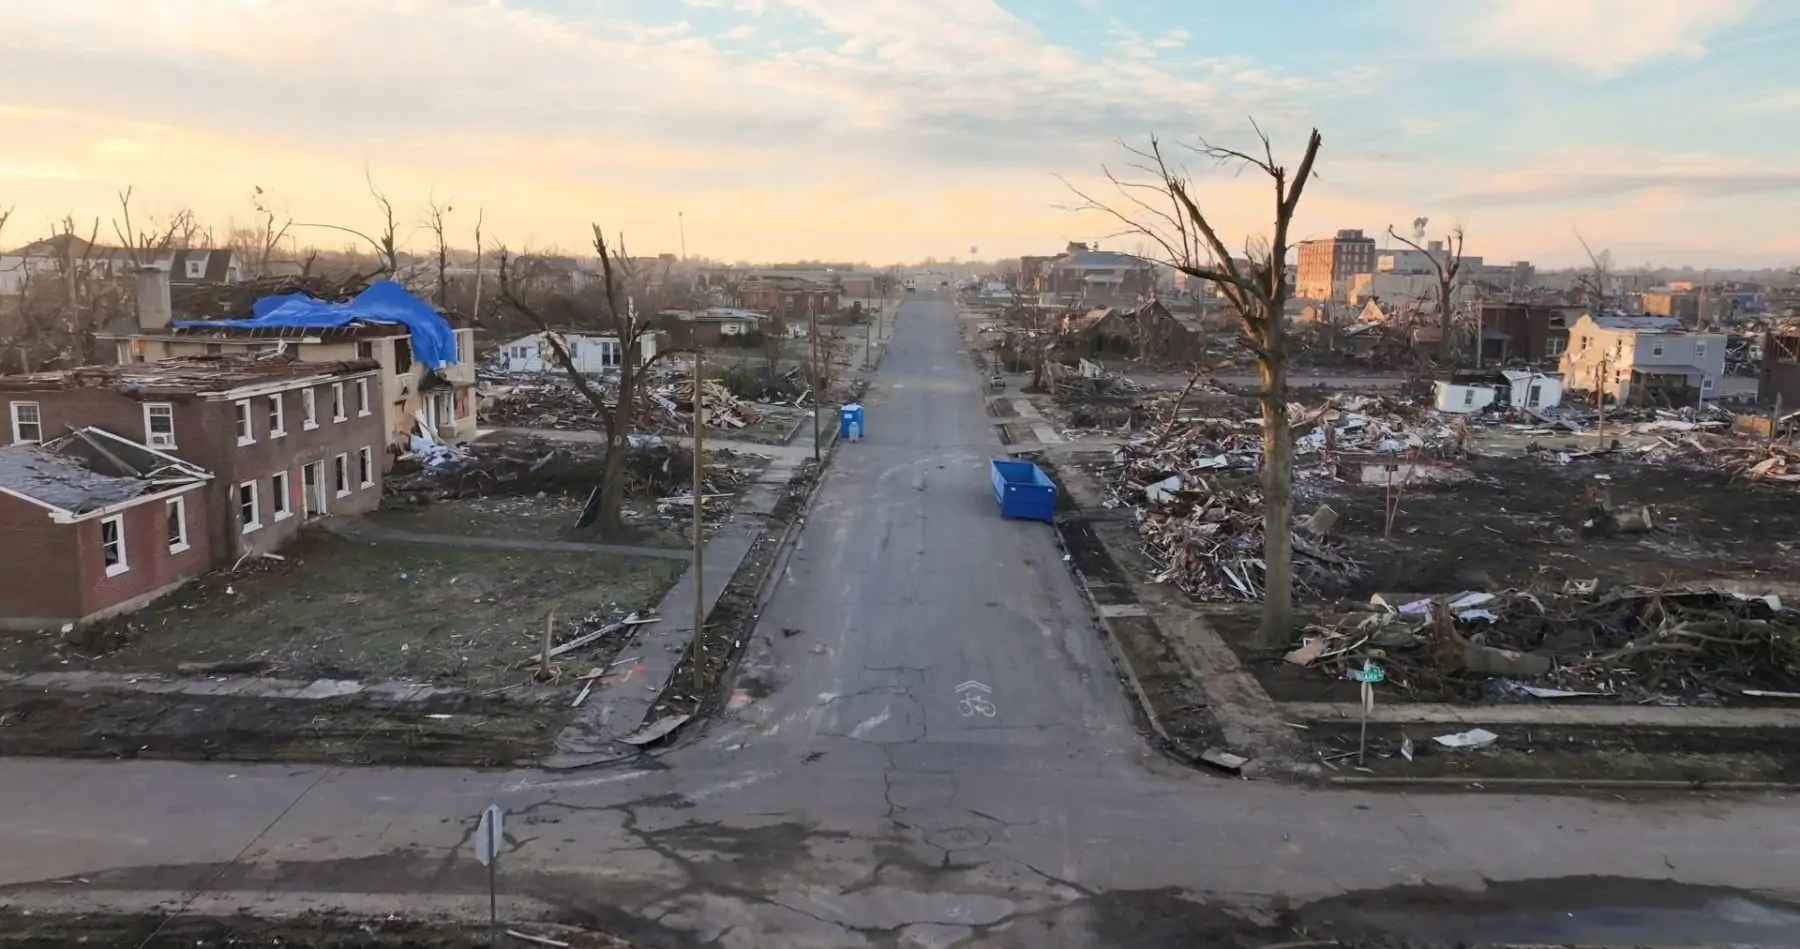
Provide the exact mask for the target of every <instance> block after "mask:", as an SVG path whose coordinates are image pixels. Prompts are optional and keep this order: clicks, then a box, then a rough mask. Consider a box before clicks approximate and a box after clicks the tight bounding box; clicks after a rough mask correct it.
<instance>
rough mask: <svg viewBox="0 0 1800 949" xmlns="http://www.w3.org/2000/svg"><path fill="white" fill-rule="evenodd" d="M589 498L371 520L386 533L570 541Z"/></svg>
mask: <svg viewBox="0 0 1800 949" xmlns="http://www.w3.org/2000/svg"><path fill="white" fill-rule="evenodd" d="M585 500H586V499H585V498H579V497H574V496H571V495H561V494H547V495H545V496H544V497H541V498H540V497H537V496H535V495H533V496H527V497H487V498H463V499H461V500H455V501H438V502H436V503H433V504H426V505H422V506H419V507H407V508H389V509H383V510H380V511H376V512H374V513H373V514H370V515H368V519H369V520H370V521H371V522H373V523H376V524H379V525H381V526H382V527H390V528H393V529H394V530H403V531H410V532H412V533H415V534H453V535H462V536H467V537H504V538H510V539H518V540H565V539H567V535H568V533H569V531H570V530H571V529H573V528H574V526H575V521H576V519H577V518H578V517H580V516H581V507H582V503H583V502H584V501H585Z"/></svg>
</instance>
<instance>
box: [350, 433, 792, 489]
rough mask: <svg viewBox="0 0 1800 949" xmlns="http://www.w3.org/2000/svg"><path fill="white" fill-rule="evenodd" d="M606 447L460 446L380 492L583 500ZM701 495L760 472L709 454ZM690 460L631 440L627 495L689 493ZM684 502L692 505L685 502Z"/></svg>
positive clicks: (719, 453) (403, 473)
mask: <svg viewBox="0 0 1800 949" xmlns="http://www.w3.org/2000/svg"><path fill="white" fill-rule="evenodd" d="M604 452H605V449H604V446H603V445H601V444H598V443H595V444H572V443H553V442H549V441H545V440H543V439H540V438H523V439H510V440H506V441H494V442H490V441H480V442H475V443H474V444H472V445H468V446H464V448H462V449H461V450H460V451H459V452H458V454H457V455H456V456H455V459H454V461H453V462H452V463H450V464H444V465H431V464H418V465H409V464H407V463H406V462H402V463H401V464H399V465H397V466H396V467H395V468H394V471H393V472H392V473H391V474H389V475H388V476H387V477H386V478H384V479H383V493H384V494H386V495H388V496H389V497H393V498H398V499H401V500H403V501H405V502H407V503H412V504H423V503H429V502H431V501H435V500H448V499H457V498H465V497H493V496H520V495H534V494H552V495H575V496H582V497H585V496H586V495H587V494H588V492H591V491H592V490H593V489H594V487H595V486H596V485H598V484H599V483H600V480H601V473H602V462H603V460H604V457H605V455H604ZM706 457H707V467H706V491H705V493H706V494H707V495H709V496H713V495H718V496H727V497H728V496H731V495H733V494H735V493H736V492H737V490H738V489H739V488H741V487H742V486H743V485H744V484H746V483H747V482H748V481H749V480H750V478H752V477H753V476H754V474H755V472H756V470H757V465H756V464H754V463H747V462H746V463H740V462H744V461H745V459H744V456H739V455H738V454H737V453H735V452H730V451H723V450H709V451H707V453H706ZM693 470H694V463H693V454H692V453H691V452H690V451H689V450H688V449H687V448H684V447H681V446H679V445H671V444H668V443H666V442H663V441H662V440H661V439H658V438H654V437H648V438H645V437H640V438H635V439H633V443H632V448H631V450H630V452H629V454H627V455H626V458H625V495H626V497H632V498H657V499H663V498H665V497H666V496H668V495H672V494H675V493H677V492H682V493H684V494H691V481H692V475H693ZM686 503H692V502H691V501H690V502H686Z"/></svg>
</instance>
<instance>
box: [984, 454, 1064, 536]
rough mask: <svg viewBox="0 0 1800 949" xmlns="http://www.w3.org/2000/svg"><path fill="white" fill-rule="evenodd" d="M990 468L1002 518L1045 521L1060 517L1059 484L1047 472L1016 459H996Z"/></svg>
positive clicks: (995, 496)
mask: <svg viewBox="0 0 1800 949" xmlns="http://www.w3.org/2000/svg"><path fill="white" fill-rule="evenodd" d="M990 465H991V467H992V468H993V472H992V476H991V480H992V481H993V483H994V499H995V500H997V501H999V502H1000V516H1001V517H1011V518H1018V519H1020V520H1027V521H1045V522H1049V521H1052V520H1054V519H1055V518H1056V484H1055V483H1054V482H1052V481H1051V480H1050V476H1049V475H1046V474H1044V472H1043V469H1041V468H1039V467H1038V466H1037V465H1034V464H1032V463H1031V462H1029V461H1018V460H1015V459H1012V458H995V459H993V461H992V462H990Z"/></svg>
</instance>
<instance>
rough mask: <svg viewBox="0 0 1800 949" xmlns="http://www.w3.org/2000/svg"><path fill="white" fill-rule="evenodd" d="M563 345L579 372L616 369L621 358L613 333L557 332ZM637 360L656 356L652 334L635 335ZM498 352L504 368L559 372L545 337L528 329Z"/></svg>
mask: <svg viewBox="0 0 1800 949" xmlns="http://www.w3.org/2000/svg"><path fill="white" fill-rule="evenodd" d="M557 335H559V336H561V337H562V341H563V345H564V346H566V347H567V348H568V350H569V357H570V359H571V360H572V361H573V362H574V363H575V368H576V369H577V370H578V371H579V372H581V373H582V374H583V375H589V376H600V375H607V374H611V373H616V372H618V370H619V364H620V363H621V362H623V361H624V359H625V349H624V345H623V343H622V342H621V341H620V339H619V335H618V334H617V333H559V334H557ZM638 344H639V349H640V350H641V352H640V353H639V355H638V364H639V365H642V364H644V363H647V362H649V361H650V360H651V359H653V358H655V357H656V334H655V333H645V334H643V335H642V336H640V337H639V338H638ZM500 355H501V356H502V358H504V359H505V360H506V371H507V372H509V373H512V374H515V375H535V374H538V373H545V372H562V371H564V370H563V367H562V366H561V365H559V364H558V363H557V361H556V354H555V353H554V352H553V351H552V349H551V347H550V344H549V343H548V342H547V341H546V340H545V338H544V334H543V333H532V334H531V335H530V336H521V337H519V338H518V339H515V340H511V341H510V342H508V343H506V345H504V346H502V347H500Z"/></svg>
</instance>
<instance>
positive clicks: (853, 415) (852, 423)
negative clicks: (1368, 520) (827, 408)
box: [838, 402, 865, 442]
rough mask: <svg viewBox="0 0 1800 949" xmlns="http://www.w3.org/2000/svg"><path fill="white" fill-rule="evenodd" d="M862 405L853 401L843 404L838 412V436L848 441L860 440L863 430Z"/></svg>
mask: <svg viewBox="0 0 1800 949" xmlns="http://www.w3.org/2000/svg"><path fill="white" fill-rule="evenodd" d="M863 426H864V422H863V407H862V406H861V405H859V404H857V403H855V402H852V403H850V404H849V405H846V406H844V408H843V409H842V411H840V412H839V413H838V437H839V438H841V439H843V440H845V441H850V442H860V441H862V439H863V433H864V431H865V428H864V427H863Z"/></svg>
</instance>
